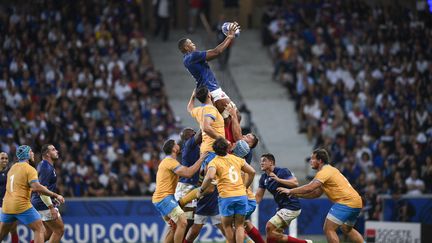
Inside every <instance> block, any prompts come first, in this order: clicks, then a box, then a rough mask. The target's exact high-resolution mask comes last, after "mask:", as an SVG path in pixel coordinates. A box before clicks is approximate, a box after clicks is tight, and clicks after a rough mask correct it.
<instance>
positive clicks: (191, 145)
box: [179, 136, 200, 185]
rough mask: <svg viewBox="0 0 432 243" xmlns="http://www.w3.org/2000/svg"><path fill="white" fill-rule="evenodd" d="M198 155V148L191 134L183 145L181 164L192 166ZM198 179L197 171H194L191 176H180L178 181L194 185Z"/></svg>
mask: <svg viewBox="0 0 432 243" xmlns="http://www.w3.org/2000/svg"><path fill="white" fill-rule="evenodd" d="M199 157H200V148H199V146H198V144H196V142H195V137H194V136H192V137H191V138H189V139H188V140H186V142H185V143H184V145H183V148H182V158H181V164H182V165H184V166H187V167H190V166H192V165H193V164H195V162H196V161H197V160H198V159H199ZM198 179H199V171H197V172H196V173H195V175H193V176H192V177H191V178H183V177H181V178H180V180H179V182H183V183H188V184H191V185H196V184H197V183H198Z"/></svg>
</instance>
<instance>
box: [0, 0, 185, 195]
mask: <svg viewBox="0 0 432 243" xmlns="http://www.w3.org/2000/svg"><path fill="white" fill-rule="evenodd" d="M138 14H139V13H138V12H137V8H135V7H134V5H132V4H130V3H129V2H126V1H109V2H108V3H107V2H103V1H72V2H69V3H68V4H63V3H62V1H32V2H31V3H30V2H26V3H25V4H23V5H18V4H16V5H10V7H3V8H1V9H0V31H1V33H2V35H1V36H0V48H1V50H0V73H1V77H0V90H1V92H0V114H1V117H0V119H1V120H0V141H1V151H4V152H7V153H9V154H10V155H14V154H15V148H16V146H17V145H19V144H28V145H31V146H32V148H33V149H34V150H35V152H39V149H40V147H41V146H42V145H43V144H44V143H54V145H55V146H56V147H57V149H58V150H59V151H60V153H61V161H59V164H58V166H57V174H58V175H59V177H58V178H59V180H58V185H59V187H58V188H59V190H60V193H61V194H63V195H64V196H75V197H80V196H121V195H144V194H151V193H152V191H153V190H154V185H153V182H154V181H155V173H156V170H155V168H157V165H158V162H159V159H160V156H161V155H160V151H159V148H160V145H161V143H162V142H163V141H164V140H165V139H166V138H167V137H168V136H170V135H172V134H177V132H176V131H177V128H176V126H177V121H176V119H175V117H174V116H173V112H172V111H171V109H170V106H169V105H168V102H167V96H166V94H165V91H164V83H163V80H162V76H161V74H160V73H159V72H158V71H157V69H155V67H154V66H153V64H152V61H151V57H150V56H149V52H148V48H147V41H146V38H145V37H144V33H143V31H142V29H143V28H142V26H140V21H139V19H138V17H139V16H138ZM12 159H13V158H12V157H11V160H12Z"/></svg>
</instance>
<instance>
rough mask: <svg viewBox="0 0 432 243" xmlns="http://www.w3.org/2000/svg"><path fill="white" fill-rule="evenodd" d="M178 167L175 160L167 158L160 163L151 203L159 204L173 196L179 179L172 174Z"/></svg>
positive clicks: (178, 164)
mask: <svg viewBox="0 0 432 243" xmlns="http://www.w3.org/2000/svg"><path fill="white" fill-rule="evenodd" d="M180 166H181V165H180V163H179V162H178V161H177V160H175V159H173V158H171V157H169V156H168V157H166V158H165V159H163V160H162V161H161V162H160V164H159V169H158V171H157V174H156V190H155V192H154V193H153V197H152V202H153V203H157V202H160V201H162V199H164V198H165V197H167V196H169V195H174V193H175V189H176V186H177V182H178V179H179V176H178V175H177V174H176V173H174V172H175V171H176V170H177V169H178V168H180Z"/></svg>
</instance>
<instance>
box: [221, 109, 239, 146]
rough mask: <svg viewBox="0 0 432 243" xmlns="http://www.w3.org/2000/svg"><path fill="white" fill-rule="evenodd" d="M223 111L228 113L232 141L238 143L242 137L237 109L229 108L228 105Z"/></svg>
mask: <svg viewBox="0 0 432 243" xmlns="http://www.w3.org/2000/svg"><path fill="white" fill-rule="evenodd" d="M225 109H226V110H227V111H228V113H229V114H230V116H231V124H232V127H231V130H232V135H233V139H234V141H238V140H240V139H242V137H243V134H242V129H241V126H240V121H239V116H238V110H237V108H235V107H233V106H231V105H230V104H228V105H227V106H226V107H225Z"/></svg>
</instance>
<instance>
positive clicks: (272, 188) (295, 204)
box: [259, 167, 301, 210]
mask: <svg viewBox="0 0 432 243" xmlns="http://www.w3.org/2000/svg"><path fill="white" fill-rule="evenodd" d="M273 173H275V174H276V175H277V177H279V178H281V179H290V178H291V177H293V174H292V173H291V171H290V170H288V169H285V168H279V167H275V168H274V170H273ZM259 187H260V188H263V189H267V190H268V191H269V192H270V193H271V194H272V195H273V197H274V200H275V201H276V204H277V205H278V210H279V209H282V208H286V209H289V210H300V209H301V206H300V201H299V199H298V198H295V197H288V196H287V195H286V194H282V193H279V192H278V191H277V190H276V189H277V188H278V187H285V188H288V187H287V186H284V185H282V184H281V183H278V182H276V181H275V180H273V179H272V178H270V177H269V176H268V175H267V174H266V173H264V174H262V175H261V178H260V180H259Z"/></svg>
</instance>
